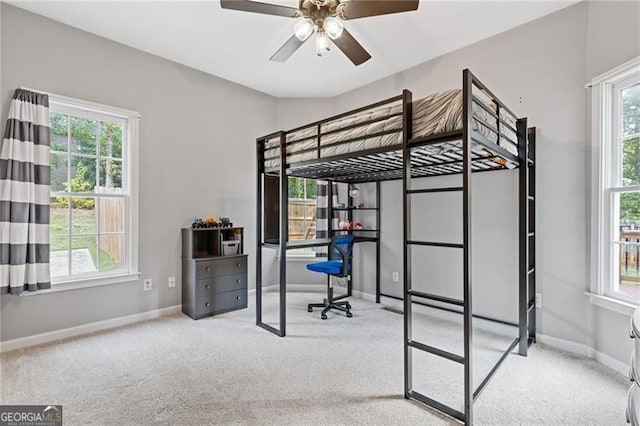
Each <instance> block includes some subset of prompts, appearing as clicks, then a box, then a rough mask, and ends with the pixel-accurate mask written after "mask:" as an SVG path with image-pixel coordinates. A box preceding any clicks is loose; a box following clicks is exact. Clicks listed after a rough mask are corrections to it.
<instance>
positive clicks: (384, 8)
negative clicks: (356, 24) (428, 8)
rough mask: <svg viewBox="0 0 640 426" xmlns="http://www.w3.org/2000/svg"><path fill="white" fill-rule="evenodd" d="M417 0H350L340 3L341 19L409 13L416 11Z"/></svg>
mask: <svg viewBox="0 0 640 426" xmlns="http://www.w3.org/2000/svg"><path fill="white" fill-rule="evenodd" d="M418 3H419V0H412V1H411V0H407V1H405V0H391V1H377V0H350V1H345V2H341V3H340V5H341V7H342V11H343V15H342V18H343V19H357V18H366V17H368V16H377V15H387V14H390V13H400V12H410V11H412V10H416V9H418Z"/></svg>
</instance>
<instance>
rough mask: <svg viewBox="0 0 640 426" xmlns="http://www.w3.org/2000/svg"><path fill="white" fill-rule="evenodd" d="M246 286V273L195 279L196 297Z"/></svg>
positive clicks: (199, 297)
mask: <svg viewBox="0 0 640 426" xmlns="http://www.w3.org/2000/svg"><path fill="white" fill-rule="evenodd" d="M243 288H247V274H246V273H243V274H235V275H223V276H221V277H211V278H206V279H203V280H197V281H196V299H201V298H203V297H208V296H209V295H211V294H216V293H225V292H227V291H233V290H241V289H243Z"/></svg>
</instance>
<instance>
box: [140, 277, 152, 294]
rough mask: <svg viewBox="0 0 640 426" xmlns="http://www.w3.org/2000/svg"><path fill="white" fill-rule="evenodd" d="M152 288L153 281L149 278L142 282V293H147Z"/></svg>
mask: <svg viewBox="0 0 640 426" xmlns="http://www.w3.org/2000/svg"><path fill="white" fill-rule="evenodd" d="M152 286H153V281H152V280H151V278H147V279H146V280H144V284H143V286H142V290H143V291H149V290H151V288H152Z"/></svg>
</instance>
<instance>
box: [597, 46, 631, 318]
mask: <svg viewBox="0 0 640 426" xmlns="http://www.w3.org/2000/svg"><path fill="white" fill-rule="evenodd" d="M638 83H640V56H638V57H636V58H634V59H632V60H630V61H628V62H626V63H624V64H622V65H620V66H618V67H616V68H614V69H612V70H610V71H608V72H606V73H604V74H602V75H600V76H598V77H595V78H594V79H593V80H592V81H591V83H590V84H588V85H587V87H590V88H591V89H592V103H591V109H592V120H591V123H592V129H591V139H592V140H591V144H592V165H591V166H592V202H591V204H592V209H591V214H592V223H591V280H590V281H591V282H590V293H588V295H589V296H590V299H591V302H592V303H594V304H596V305H599V306H602V307H606V308H609V309H612V310H615V311H618V312H620V313H624V314H630V313H631V311H632V310H633V309H634V308H635V307H637V306H638V305H640V298H635V297H632V296H629V295H626V294H624V293H622V292H619V291H614V286H615V282H616V280H617V279H618V278H617V275H616V274H617V272H618V268H619V264H618V263H619V259H618V258H616V250H614V249H613V248H614V245H615V244H618V243H617V242H616V239H615V237H616V235H618V234H619V209H618V208H617V207H616V206H617V203H616V202H615V197H616V194H621V193H625V192H638V191H640V185H635V186H623V185H622V183H621V176H620V173H621V170H622V164H621V160H622V147H621V146H620V145H621V144H620V142H621V141H622V138H621V137H622V135H621V134H620V130H621V128H622V127H621V125H620V118H621V114H622V111H621V105H620V103H619V99H620V94H621V92H622V90H624V89H626V88H628V87H630V86H633V85H635V84H638Z"/></svg>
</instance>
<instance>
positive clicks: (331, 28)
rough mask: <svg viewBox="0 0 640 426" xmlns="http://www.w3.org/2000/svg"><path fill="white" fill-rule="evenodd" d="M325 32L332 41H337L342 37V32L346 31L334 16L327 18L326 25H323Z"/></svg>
mask: <svg viewBox="0 0 640 426" xmlns="http://www.w3.org/2000/svg"><path fill="white" fill-rule="evenodd" d="M322 26H323V27H324V30H325V31H326V32H327V35H328V36H329V37H331V39H332V40H335V39H337V38H338V37H340V36H341V35H342V31H343V30H344V25H342V22H340V21H339V20H338V19H336V18H334V17H333V16H329V17H327V18H325V20H324V23H323V24H322Z"/></svg>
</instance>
